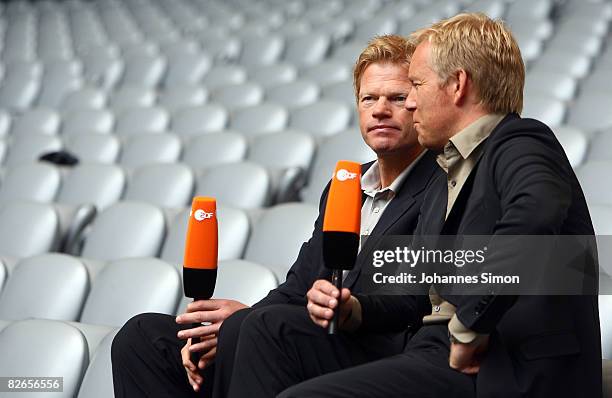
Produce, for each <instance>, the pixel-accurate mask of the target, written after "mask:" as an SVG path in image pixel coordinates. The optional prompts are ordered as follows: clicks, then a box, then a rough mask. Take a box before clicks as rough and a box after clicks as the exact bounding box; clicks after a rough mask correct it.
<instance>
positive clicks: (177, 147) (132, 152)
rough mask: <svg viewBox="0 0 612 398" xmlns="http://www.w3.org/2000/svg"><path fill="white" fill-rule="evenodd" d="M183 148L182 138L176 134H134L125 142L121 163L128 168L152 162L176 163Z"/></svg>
mask: <svg viewBox="0 0 612 398" xmlns="http://www.w3.org/2000/svg"><path fill="white" fill-rule="evenodd" d="M181 150H182V146H181V140H180V138H179V137H178V136H177V135H176V134H167V133H159V134H146V133H144V134H134V135H132V136H130V137H128V138H127V139H126V140H125V143H124V144H123V150H122V152H121V156H120V163H121V165H122V166H124V167H126V168H128V169H133V168H136V167H140V166H144V165H147V164H152V163H174V162H176V161H177V160H178V158H179V157H180V155H181Z"/></svg>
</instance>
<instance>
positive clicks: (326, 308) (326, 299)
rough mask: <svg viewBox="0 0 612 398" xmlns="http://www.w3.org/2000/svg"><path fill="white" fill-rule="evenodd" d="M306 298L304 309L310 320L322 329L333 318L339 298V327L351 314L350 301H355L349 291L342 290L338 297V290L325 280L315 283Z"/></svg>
mask: <svg viewBox="0 0 612 398" xmlns="http://www.w3.org/2000/svg"><path fill="white" fill-rule="evenodd" d="M306 297H307V298H308V304H307V305H306V308H307V309H308V314H309V315H310V319H312V321H313V322H314V323H316V324H317V325H319V326H321V327H322V328H326V327H327V326H328V325H329V321H330V320H331V319H332V318H333V316H334V310H335V309H336V308H337V307H338V298H340V322H339V324H340V325H342V323H343V322H344V321H345V320H346V318H347V317H348V315H349V314H350V312H351V308H352V302H351V300H352V299H353V300H356V299H355V298H354V297H353V296H351V291H350V290H348V289H342V295H340V292H339V291H338V289H337V288H336V287H335V286H334V285H333V284H332V283H331V282H330V281H327V280H325V279H319V280H317V281H315V283H314V284H313V285H312V288H310V290H309V291H308V293H306Z"/></svg>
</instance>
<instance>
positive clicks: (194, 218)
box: [183, 196, 218, 366]
mask: <svg viewBox="0 0 612 398" xmlns="http://www.w3.org/2000/svg"><path fill="white" fill-rule="evenodd" d="M217 252H218V229H217V202H216V201H215V199H214V198H208V197H204V196H196V197H195V198H193V202H192V204H191V212H190V213H189V222H188V224H187V238H186V239H185V257H184V260H183V289H184V290H185V297H191V298H193V300H194V301H196V300H208V299H209V298H211V297H212V295H213V292H214V291H215V284H216V282H217ZM199 326H202V325H201V324H194V325H193V327H194V328H195V327H199ZM199 341H200V339H199V338H196V337H194V338H192V339H191V343H192V344H196V343H198V342H199ZM191 360H192V362H193V363H194V364H195V365H196V366H197V364H198V362H199V360H200V353H199V352H194V353H192V354H191Z"/></svg>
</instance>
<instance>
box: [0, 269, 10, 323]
mask: <svg viewBox="0 0 612 398" xmlns="http://www.w3.org/2000/svg"><path fill="white" fill-rule="evenodd" d="M7 277H8V270H7V269H6V266H5V265H4V262H2V261H1V260H0V295H1V294H2V289H3V288H4V282H5V281H6V278H7ZM0 297H1V296H0ZM4 326H5V325H3V324H2V321H0V331H2V329H3V328H4Z"/></svg>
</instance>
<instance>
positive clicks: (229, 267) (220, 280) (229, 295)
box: [176, 260, 278, 315]
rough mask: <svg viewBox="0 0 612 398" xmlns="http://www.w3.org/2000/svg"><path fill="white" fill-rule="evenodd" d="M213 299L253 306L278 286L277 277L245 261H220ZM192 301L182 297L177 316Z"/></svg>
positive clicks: (263, 268) (268, 270)
mask: <svg viewBox="0 0 612 398" xmlns="http://www.w3.org/2000/svg"><path fill="white" fill-rule="evenodd" d="M217 269H218V271H217V283H216V284H215V291H214V294H213V297H212V298H213V299H215V298H216V299H226V300H236V301H238V302H241V303H243V304H246V305H253V304H255V303H257V302H258V301H259V300H261V299H262V298H264V297H266V296H267V295H268V293H269V292H270V290H272V289H275V288H276V287H277V286H278V282H277V277H276V275H275V274H274V272H272V271H271V270H270V269H269V268H267V267H265V266H263V265H260V264H256V263H254V262H251V261H245V260H225V261H220V262H219V264H218V268H217ZM192 301H193V300H192V299H191V298H188V297H183V298H182V300H181V302H180V303H179V306H178V308H177V311H176V313H177V315H178V314H181V313H184V312H185V310H186V308H187V304H189V303H190V302H192Z"/></svg>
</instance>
